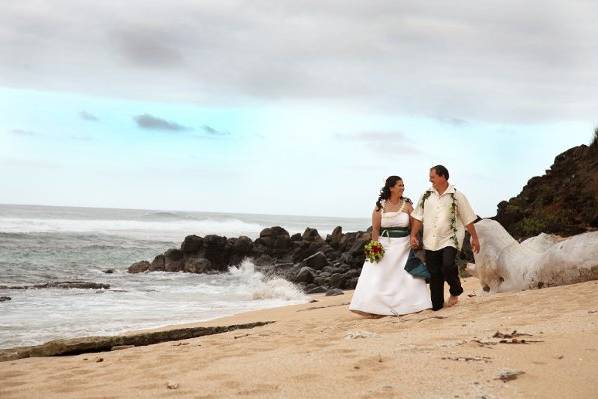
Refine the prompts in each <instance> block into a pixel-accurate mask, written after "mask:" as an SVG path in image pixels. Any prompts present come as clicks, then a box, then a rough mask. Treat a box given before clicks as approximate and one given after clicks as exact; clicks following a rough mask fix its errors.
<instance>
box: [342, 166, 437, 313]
mask: <svg viewBox="0 0 598 399" xmlns="http://www.w3.org/2000/svg"><path fill="white" fill-rule="evenodd" d="M404 191H405V185H404V184H403V180H402V179H401V178H400V177H398V176H390V177H389V178H387V179H386V183H385V184H384V187H382V189H381V190H380V197H379V198H378V201H376V208H375V209H374V211H373V213H372V240H378V241H380V243H381V244H382V246H383V247H384V257H383V258H382V259H381V260H380V261H379V262H378V263H371V262H369V261H368V260H366V261H365V263H364V265H363V268H362V269H361V275H360V276H359V281H358V282H357V287H356V288H355V292H354V293H353V299H352V300H351V304H350V305H349V310H351V311H353V312H356V313H360V314H366V315H367V314H376V315H388V316H390V315H395V316H398V315H402V314H407V313H414V312H419V311H421V310H424V309H429V308H431V307H432V302H431V300H430V293H429V291H428V287H427V285H426V282H425V281H424V280H423V279H420V278H415V277H413V276H412V275H411V274H409V273H408V272H407V271H406V270H405V264H406V263H407V258H408V256H409V251H410V245H409V215H410V214H411V212H412V211H413V206H412V205H411V201H410V200H409V199H408V198H405V197H403V192H404Z"/></svg>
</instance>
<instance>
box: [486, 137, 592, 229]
mask: <svg viewBox="0 0 598 399" xmlns="http://www.w3.org/2000/svg"><path fill="white" fill-rule="evenodd" d="M495 220H497V221H498V222H499V223H500V224H502V225H503V227H504V228H505V229H506V230H507V231H508V232H509V233H510V234H511V235H512V236H513V237H514V238H516V239H524V238H528V237H531V236H535V235H537V234H539V233H552V234H557V235H560V236H564V237H567V236H571V235H575V234H580V233H584V232H586V231H592V230H598V129H596V131H595V133H594V139H593V141H592V143H591V144H590V145H589V146H587V145H580V146H578V147H573V148H571V149H569V150H567V151H565V152H563V153H562V154H559V155H558V156H557V157H556V158H555V159H554V164H553V165H552V166H551V167H550V169H548V170H546V173H545V174H544V175H543V176H536V177H532V178H531V179H530V180H529V181H528V182H527V184H526V185H525V187H523V190H522V191H521V193H520V194H519V195H517V196H516V197H514V198H511V199H510V200H508V201H502V202H501V203H500V204H498V211H497V215H496V217H495Z"/></svg>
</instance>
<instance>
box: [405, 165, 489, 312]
mask: <svg viewBox="0 0 598 399" xmlns="http://www.w3.org/2000/svg"><path fill="white" fill-rule="evenodd" d="M448 178H449V172H448V170H447V169H446V168H445V167H444V166H442V165H436V166H434V167H433V168H432V169H430V182H432V187H431V188H430V189H428V190H427V191H426V192H425V193H424V194H423V195H422V196H421V198H420V200H419V202H418V204H417V207H416V208H415V209H414V210H413V212H412V213H411V217H412V218H413V221H412V224H413V226H412V229H411V238H410V242H411V247H412V248H417V247H419V241H418V239H417V233H418V232H419V230H420V229H421V227H422V224H423V226H424V232H423V239H424V240H423V241H424V249H425V250H426V264H427V266H428V270H429V271H430V274H431V276H432V277H431V278H430V295H431V297H432V309H434V310H439V309H442V307H443V306H444V282H445V281H446V282H447V283H448V285H449V292H450V294H451V296H450V298H449V300H448V302H447V304H446V306H447V307H449V306H453V305H455V304H456V303H457V302H458V301H459V295H461V294H462V293H463V288H462V287H461V281H460V280H459V271H458V270H457V266H456V265H455V258H456V256H457V251H458V250H460V249H461V245H462V244H463V239H464V237H465V228H466V229H467V231H468V232H469V234H470V235H471V248H472V250H473V251H474V252H475V253H478V252H479V251H480V241H479V240H478V234H477V232H476V229H475V226H474V225H473V222H475V220H476V219H477V216H476V214H475V212H474V211H473V209H471V206H470V205H469V202H468V201H467V198H465V195H463V194H462V193H461V192H460V191H457V190H456V189H455V187H454V186H453V185H452V184H449V183H448Z"/></svg>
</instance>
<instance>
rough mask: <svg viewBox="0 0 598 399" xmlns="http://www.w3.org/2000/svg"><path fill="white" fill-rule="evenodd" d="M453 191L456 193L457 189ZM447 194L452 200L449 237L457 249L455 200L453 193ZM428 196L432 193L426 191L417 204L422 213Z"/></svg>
mask: <svg viewBox="0 0 598 399" xmlns="http://www.w3.org/2000/svg"><path fill="white" fill-rule="evenodd" d="M455 191H457V189H455ZM449 194H450V196H451V199H452V202H451V212H450V215H449V223H450V229H451V231H452V232H453V236H452V237H451V240H453V242H454V243H455V246H456V247H457V249H458V248H459V239H457V200H456V199H455V193H449ZM430 195H432V191H429V190H428V191H426V192H425V193H424V195H423V197H422V199H421V202H420V204H419V205H420V206H421V208H422V211H423V210H424V205H425V203H426V200H427V199H428V197H430Z"/></svg>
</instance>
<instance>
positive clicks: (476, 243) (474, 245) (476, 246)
mask: <svg viewBox="0 0 598 399" xmlns="http://www.w3.org/2000/svg"><path fill="white" fill-rule="evenodd" d="M471 250H472V251H473V252H474V253H476V254H477V253H478V252H480V240H479V239H478V237H477V236H475V237H471Z"/></svg>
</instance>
